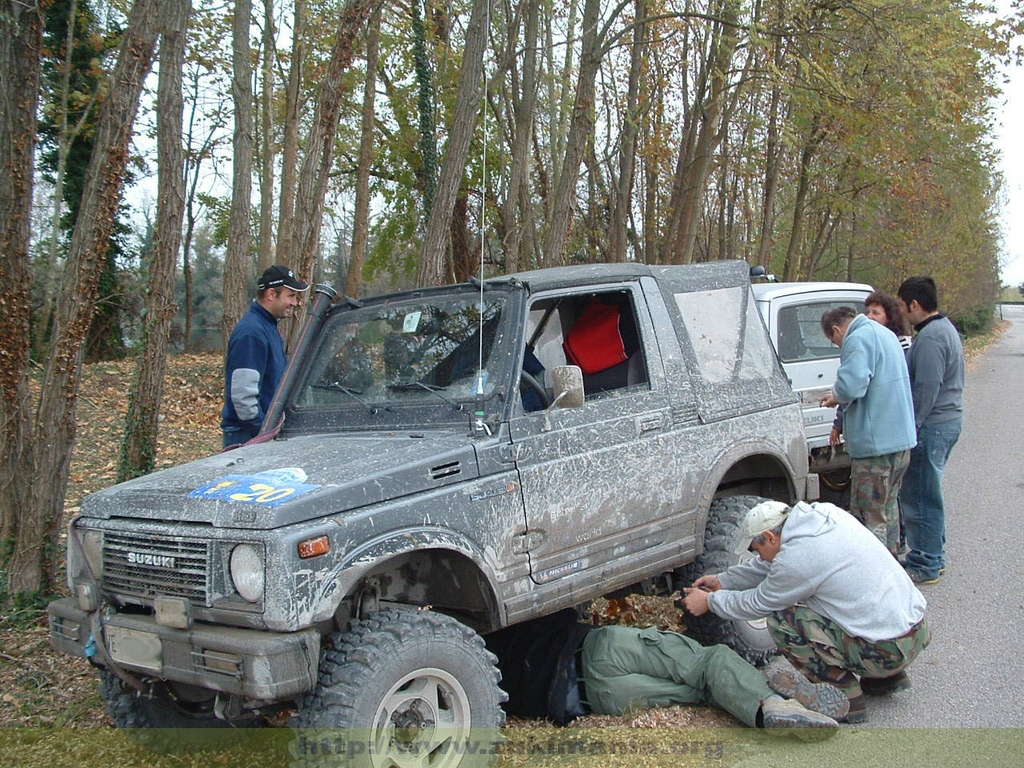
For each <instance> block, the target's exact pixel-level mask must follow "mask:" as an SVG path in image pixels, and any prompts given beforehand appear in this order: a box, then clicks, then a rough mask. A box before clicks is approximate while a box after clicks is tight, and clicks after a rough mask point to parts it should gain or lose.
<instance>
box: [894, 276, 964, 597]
mask: <svg viewBox="0 0 1024 768" xmlns="http://www.w3.org/2000/svg"><path fill="white" fill-rule="evenodd" d="M897 293H898V294H899V297H900V300H901V301H902V302H903V310H904V312H905V314H906V316H907V319H909V320H910V322H911V323H913V324H914V330H915V332H916V334H915V336H914V344H913V345H912V346H911V347H910V350H909V351H908V352H907V368H908V369H909V371H910V391H911V394H912V395H913V398H914V421H915V422H916V424H917V447H916V448H914V449H913V450H912V451H911V452H910V465H909V466H908V467H907V472H906V475H904V478H903V486H902V488H901V489H900V505H901V506H902V509H903V526H904V528H905V529H906V539H907V546H908V547H909V548H910V551H909V552H908V553H907V560H906V568H907V573H909V574H910V577H911V578H912V579H913V580H914V583H915V584H934V583H935V582H937V581H938V580H939V578H940V577H941V576H942V574H943V573H945V571H946V504H945V501H944V499H943V497H942V475H943V473H944V472H945V469H946V462H947V461H948V460H949V455H950V454H951V453H952V452H953V446H954V445H956V441H957V440H958V439H959V438H960V430H961V429H962V428H963V421H964V419H963V411H964V348H963V345H962V344H961V343H960V334H959V333H957V330H956V328H955V327H954V326H953V323H951V322H950V321H949V318H947V317H946V316H945V315H943V314H942V313H941V312H939V293H938V290H937V289H936V287H935V281H934V280H932V279H931V278H930V277H911V278H907V279H906V280H904V281H903V284H902V285H900V287H899V290H898V291H897Z"/></svg>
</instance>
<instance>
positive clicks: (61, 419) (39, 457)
mask: <svg viewBox="0 0 1024 768" xmlns="http://www.w3.org/2000/svg"><path fill="white" fill-rule="evenodd" d="M11 5H18V4H17V3H14V4H11ZM159 6H160V2H159V0H136V2H135V3H134V5H133V6H132V9H131V13H130V15H129V18H128V26H127V28H126V30H125V33H124V36H123V38H122V41H121V45H120V47H119V53H118V59H117V65H116V66H115V68H114V71H113V73H112V75H111V78H110V86H109V89H108V97H107V99H106V100H105V101H104V104H103V108H102V110H101V112H100V118H99V123H98V126H97V133H96V145H95V149H94V151H93V153H92V157H91V159H90V161H89V169H88V171H87V173H86V177H85V185H84V188H83V192H82V208H81V211H80V213H79V216H78V219H77V221H76V225H75V230H74V234H73V235H72V238H71V245H70V248H69V251H68V258H67V263H66V265H65V270H64V276H63V278H62V281H61V288H60V292H59V298H58V302H57V314H56V317H55V320H54V331H53V334H52V343H51V347H50V353H49V355H48V357H47V360H46V365H45V367H44V370H43V375H42V380H41V382H40V389H39V404H38V408H37V409H36V413H35V418H34V422H33V431H32V435H31V438H30V439H28V440H27V443H23V444H22V445H13V446H5V447H4V448H5V453H8V455H9V454H10V453H11V452H13V453H14V454H16V455H21V456H22V457H31V458H30V466H31V470H30V471H29V472H23V473H21V474H19V475H16V476H14V478H13V480H12V485H14V486H19V487H20V490H17V491H15V492H14V496H15V497H16V498H18V499H19V500H21V501H23V502H25V503H24V504H23V505H22V506H16V507H13V509H16V510H17V514H18V530H17V533H16V538H15V544H14V549H13V552H12V553H11V556H10V559H9V561H8V563H7V566H8V592H9V594H11V595H14V596H18V595H27V594H32V593H39V592H42V591H48V590H49V589H51V588H52V587H53V560H52V558H53V557H54V556H55V554H56V553H57V552H58V551H59V548H58V547H57V546H56V539H57V533H58V531H59V528H60V522H61V520H62V513H63V507H64V492H65V490H66V488H67V479H68V470H69V466H70V457H71V450H72V446H73V444H74V438H75V427H76V422H75V406H76V404H77V397H78V389H77V384H78V377H79V374H80V370H81V365H82V350H83V343H84V341H85V337H86V334H87V333H88V329H89V323H90V321H91V319H92V315H93V311H94V302H95V299H96V289H97V284H98V282H99V274H100V270H101V267H102V263H103V259H104V256H105V253H106V244H107V241H108V240H109V238H110V234H111V231H112V229H113V226H114V219H115V216H116V214H117V209H118V206H119V204H120V199H121V191H122V184H123V180H124V175H125V168H126V165H127V162H128V145H129V142H130V141H131V137H132V128H133V125H134V122H135V115H136V113H137V111H138V105H139V99H140V96H141V94H142V87H143V83H144V81H145V78H146V76H147V75H148V73H149V71H150V69H151V67H152V62H153V52H154V49H155V47H156V39H157V25H158V19H159ZM8 10H10V9H8ZM7 17H8V16H7V14H4V19H5V20H6V19H7ZM12 17H13V18H15V19H18V18H24V16H23V15H22V13H21V12H20V10H19V12H18V13H16V14H12ZM4 23H7V22H6V21H5V22H4ZM12 31H14V32H17V31H16V30H12ZM18 34H20V33H18ZM6 38H7V35H6V34H5V35H4V39H5V40H6ZM20 53H21V54H22V55H33V54H34V55H35V56H36V58H38V54H37V53H36V51H34V50H32V49H31V48H23V49H21V51H20ZM35 66H38V63H36V64H35ZM25 70H26V66H25V65H23V64H22V65H19V66H17V67H16V68H14V70H13V71H15V72H24V71H25ZM29 70H30V72H31V67H29ZM30 72H29V73H30ZM19 88H22V89H23V88H24V82H23V81H19ZM25 359H26V360H27V355H26V358H25ZM18 373H19V375H25V369H24V368H23V369H21V370H20V371H18ZM26 416H27V414H20V415H18V416H17V417H18V418H26ZM26 425H27V422H23V424H22V426H21V435H22V436H23V437H27V435H28V432H27V429H26V428H25V427H26ZM22 463H24V460H23V462H22Z"/></svg>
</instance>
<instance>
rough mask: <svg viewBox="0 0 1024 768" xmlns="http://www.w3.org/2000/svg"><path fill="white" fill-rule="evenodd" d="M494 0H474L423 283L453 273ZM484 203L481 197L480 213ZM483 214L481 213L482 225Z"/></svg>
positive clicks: (426, 246) (427, 237)
mask: <svg viewBox="0 0 1024 768" xmlns="http://www.w3.org/2000/svg"><path fill="white" fill-rule="evenodd" d="M490 2H491V0H473V9H472V11H470V16H469V26H468V27H467V28H466V47H465V49H464V51H463V55H462V70H461V71H460V72H459V93H458V97H457V99H456V102H455V114H454V116H453V117H452V124H451V127H450V128H449V131H448V149H447V151H446V152H445V156H444V163H443V164H442V166H441V178H440V179H439V180H438V183H437V197H436V198H435V199H434V205H433V207H432V208H431V210H430V220H429V221H428V222H427V231H426V233H425V234H424V236H423V260H422V262H421V263H420V279H419V283H420V285H423V286H427V285H441V284H443V283H444V282H446V278H448V277H449V276H450V275H451V270H450V269H446V258H445V254H446V253H447V250H448V249H447V243H448V237H449V232H450V228H451V219H452V212H453V211H454V209H455V200H456V198H457V197H458V195H459V188H460V187H461V185H462V178H463V175H464V173H465V168H466V158H467V157H469V144H470V141H471V140H472V138H473V133H474V132H475V130H476V126H477V123H478V121H477V117H478V112H479V110H480V100H481V94H482V93H483V71H484V48H485V46H486V44H487V18H488V10H489V8H490ZM483 210H484V202H483V199H482V198H481V214H482V213H483ZM482 220H483V216H482V215H481V226H482V225H483V224H482Z"/></svg>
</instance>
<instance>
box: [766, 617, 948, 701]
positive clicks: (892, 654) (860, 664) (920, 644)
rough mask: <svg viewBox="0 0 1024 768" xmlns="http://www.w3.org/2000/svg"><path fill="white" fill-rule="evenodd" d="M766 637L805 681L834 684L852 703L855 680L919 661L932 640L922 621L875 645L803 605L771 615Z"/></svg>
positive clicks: (891, 672) (856, 689)
mask: <svg viewBox="0 0 1024 768" xmlns="http://www.w3.org/2000/svg"><path fill="white" fill-rule="evenodd" d="M768 632H769V633H770V634H771V636H772V639H773V640H774V641H775V645H777V646H778V647H779V650H780V651H781V652H782V654H783V655H784V656H785V657H786V658H787V659H789V661H790V663H791V664H792V665H793V666H794V667H796V668H797V669H798V670H800V671H801V672H802V673H803V674H804V677H806V678H808V679H809V680H811V681H813V682H822V683H831V684H832V685H834V686H836V687H837V688H839V689H840V690H842V691H843V692H844V693H845V694H846V695H847V696H848V697H849V698H853V697H854V696H859V695H860V694H861V689H860V681H859V680H858V679H857V677H856V675H862V676H867V677H889V676H891V675H894V674H895V673H897V672H899V671H900V670H902V669H904V668H905V667H907V666H908V665H909V664H910V662H912V661H913V660H914V659H916V658H917V655H918V654H919V653H920V652H921V651H923V650H924V649H925V648H926V647H927V646H928V643H929V642H931V639H932V632H931V628H930V627H929V626H928V620H927V619H922V620H921V621H920V622H919V623H918V624H916V625H915V626H914V627H913V629H911V630H910V631H909V632H907V634H905V635H903V636H902V637H897V638H895V639H893V640H880V641H879V642H877V643H872V642H870V641H868V640H864V639H863V638H860V637H852V636H850V635H848V634H846V632H844V631H843V629H842V628H841V627H840V626H839V625H838V624H836V623H835V622H834V621H832V620H831V619H826V618H825V617H824V616H822V615H821V614H819V613H815V612H814V611H812V610H811V609H810V608H808V607H807V606H805V605H794V606H792V607H791V608H786V609H784V610H781V611H776V612H774V613H772V614H770V615H769V616H768Z"/></svg>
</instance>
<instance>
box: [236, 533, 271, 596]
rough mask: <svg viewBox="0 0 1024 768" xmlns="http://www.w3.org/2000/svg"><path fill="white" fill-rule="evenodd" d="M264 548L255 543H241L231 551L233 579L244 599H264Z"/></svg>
mask: <svg viewBox="0 0 1024 768" xmlns="http://www.w3.org/2000/svg"><path fill="white" fill-rule="evenodd" d="M264 579H265V577H264V573H263V549H262V547H258V546H256V545H255V544H239V545H238V546H237V547H235V548H234V549H233V550H232V551H231V581H232V582H233V583H234V585H235V590H236V591H237V592H238V594H240V595H241V596H242V598H243V599H244V600H248V601H249V602H250V603H257V602H259V601H260V600H262V599H263V587H264Z"/></svg>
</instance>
